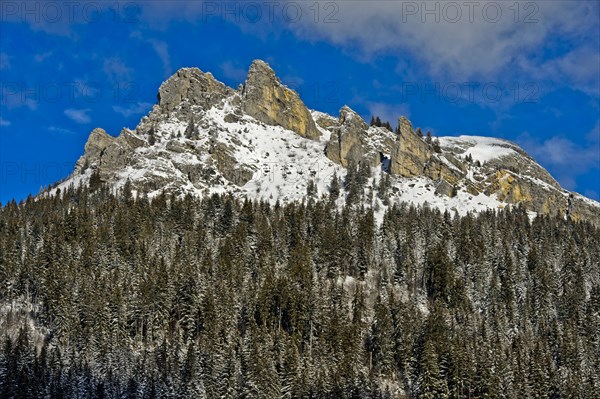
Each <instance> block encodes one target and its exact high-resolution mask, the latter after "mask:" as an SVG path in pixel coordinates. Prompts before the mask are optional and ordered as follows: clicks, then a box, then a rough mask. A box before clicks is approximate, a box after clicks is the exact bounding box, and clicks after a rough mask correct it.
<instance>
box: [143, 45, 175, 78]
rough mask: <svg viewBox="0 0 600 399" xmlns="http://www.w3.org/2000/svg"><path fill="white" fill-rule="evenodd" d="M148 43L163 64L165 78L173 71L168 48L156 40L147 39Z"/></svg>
mask: <svg viewBox="0 0 600 399" xmlns="http://www.w3.org/2000/svg"><path fill="white" fill-rule="evenodd" d="M148 43H150V44H151V45H152V48H153V49H154V51H155V52H156V54H157V55H158V58H160V60H161V62H162V64H163V70H164V72H165V76H169V75H171V73H172V71H173V69H172V68H171V56H170V55H169V46H168V45H167V43H165V42H163V41H161V40H156V39H148Z"/></svg>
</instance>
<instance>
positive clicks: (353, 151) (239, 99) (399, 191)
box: [50, 60, 600, 224]
mask: <svg viewBox="0 0 600 399" xmlns="http://www.w3.org/2000/svg"><path fill="white" fill-rule="evenodd" d="M398 124H399V133H393V132H390V131H389V130H387V129H386V128H382V127H377V126H369V125H368V124H367V122H366V121H364V120H363V119H362V117H360V115H358V114H357V113H356V112H355V111H353V110H352V109H351V108H350V107H348V106H346V105H345V106H343V107H342V108H341V109H340V115H339V117H337V118H336V117H334V116H331V115H328V114H326V113H323V112H320V111H315V110H309V109H308V108H307V107H306V105H305V104H304V103H303V102H302V100H301V99H300V96H299V95H298V93H296V92H295V91H293V90H291V89H290V88H288V87H287V86H285V85H284V84H283V83H282V82H281V81H280V80H279V78H277V76H276V74H275V72H274V71H273V70H272V69H271V68H270V66H269V65H268V64H267V63H266V62H264V61H261V60H255V61H254V62H253V63H252V65H251V66H250V69H249V71H248V77H247V79H246V81H245V83H244V84H243V85H240V86H239V87H238V88H237V89H233V88H231V87H228V86H226V85H225V84H223V83H222V82H219V81H218V80H216V79H215V78H214V76H213V75H212V74H211V73H210V72H202V71H201V70H200V69H198V68H181V69H179V70H178V71H177V72H176V73H175V74H173V75H172V76H171V77H169V78H168V79H167V80H166V81H165V82H163V83H162V84H161V85H160V87H159V90H158V95H157V104H155V105H154V106H153V108H152V110H151V111H150V112H149V113H148V115H146V116H144V117H143V118H142V119H141V121H140V122H139V124H138V125H137V126H136V128H135V129H133V130H132V129H127V128H124V129H123V130H122V131H121V133H120V134H119V135H118V136H117V137H113V136H111V135H109V134H108V133H106V132H105V131H104V130H103V129H101V128H96V129H94V130H93V131H92V133H91V134H90V137H89V139H88V141H87V143H86V145H85V150H84V154H83V155H82V156H81V158H80V159H79V160H78V162H77V164H76V166H75V168H74V171H73V173H72V174H71V175H70V176H69V177H68V178H67V179H66V180H65V181H63V182H62V183H60V184H59V185H58V186H57V187H55V188H54V189H53V190H51V191H50V193H51V194H52V193H56V192H57V189H59V188H60V189H65V188H67V187H68V186H69V185H79V184H89V182H90V179H91V177H92V175H93V174H97V175H98V176H99V178H100V180H101V181H103V182H105V183H108V184H110V185H111V186H112V187H113V188H115V189H119V188H121V187H123V186H124V184H125V182H127V181H129V182H130V183H131V186H132V187H133V190H134V193H136V194H141V193H146V194H148V195H149V196H152V195H156V194H157V193H158V192H161V191H167V192H170V193H172V194H176V195H183V194H188V193H189V194H193V195H210V194H212V193H224V192H230V193H233V194H234V195H238V196H244V197H250V198H256V199H264V200H268V201H271V202H275V201H278V200H279V201H283V202H288V201H297V200H303V199H305V198H306V197H307V195H308V194H307V193H308V192H309V191H311V187H312V188H313V190H312V192H311V193H310V195H312V196H317V197H318V196H320V195H327V194H328V191H329V185H330V183H331V179H332V177H333V176H334V175H336V176H338V177H339V178H345V177H346V176H347V174H348V168H350V167H353V166H352V165H358V164H361V163H362V164H366V165H367V166H368V167H370V168H371V176H370V177H369V179H368V181H367V183H366V185H365V187H361V188H362V190H361V195H360V197H361V201H362V203H363V204H365V205H366V206H373V207H374V208H376V209H384V208H385V207H387V206H389V205H391V204H394V203H400V202H410V203H413V204H416V205H423V204H425V203H427V204H429V205H432V206H436V207H438V208H440V209H444V210H451V211H457V212H458V213H461V214H464V213H466V212H471V211H474V212H479V211H483V210H486V209H498V208H503V207H506V206H514V205H518V204H521V205H523V206H524V207H525V208H526V209H527V210H528V211H530V212H531V215H532V216H533V215H536V214H551V215H557V216H561V217H569V218H571V219H573V220H588V221H591V222H593V223H595V224H600V203H598V202H596V201H593V200H591V199H588V198H586V197H584V196H581V195H579V194H577V193H571V192H569V191H567V190H565V189H563V188H562V187H561V186H560V185H559V184H558V182H557V181H556V180H555V179H554V178H553V177H552V176H551V175H550V174H549V173H548V172H547V171H546V170H545V169H544V168H543V167H542V166H541V165H539V164H538V163H537V162H535V160H534V159H533V158H532V157H531V156H529V155H528V154H527V153H526V152H525V151H524V150H523V149H522V148H521V147H519V146H518V145H517V144H515V143H512V142H510V141H508V140H504V139H496V138H490V137H479V136H451V137H440V138H437V139H431V140H429V139H428V138H427V137H420V136H419V135H418V134H417V132H416V131H415V130H414V129H413V127H412V123H411V122H410V121H409V120H408V119H407V118H406V117H403V116H401V117H399V120H398ZM378 170H379V171H381V172H380V173H376V172H377V171H378ZM386 176H389V177H390V182H389V187H388V188H386V189H385V191H386V192H385V193H382V192H381V191H382V189H381V187H380V186H381V185H382V181H383V180H386ZM338 201H341V202H343V198H341V199H338Z"/></svg>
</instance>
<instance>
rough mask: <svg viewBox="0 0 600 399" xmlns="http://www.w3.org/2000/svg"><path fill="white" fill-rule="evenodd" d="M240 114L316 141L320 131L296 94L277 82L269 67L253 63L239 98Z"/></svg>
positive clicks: (277, 79)
mask: <svg viewBox="0 0 600 399" xmlns="http://www.w3.org/2000/svg"><path fill="white" fill-rule="evenodd" d="M242 108H243V110H244V112H245V113H246V114H248V115H250V116H252V117H254V118H256V119H258V120H259V121H261V122H263V123H266V124H267V125H279V126H282V127H284V128H285V129H289V130H291V131H293V132H296V133H298V134H299V135H300V136H302V137H306V138H309V139H312V140H316V139H318V138H319V137H320V135H321V134H320V132H319V130H318V129H317V127H316V125H315V121H314V120H313V118H312V116H311V114H310V112H309V111H308V108H306V106H305V105H304V103H303V102H302V100H301V99H300V96H299V95H298V93H296V92H295V91H294V90H291V89H290V88H288V87H286V86H285V85H283V84H282V83H281V81H280V80H279V78H278V77H277V76H276V75H275V72H274V71H273V69H271V67H270V66H269V64H267V63H266V62H264V61H261V60H255V61H254V62H252V65H251V66H250V70H249V71H248V77H247V78H246V83H245V85H244V90H243V95H242Z"/></svg>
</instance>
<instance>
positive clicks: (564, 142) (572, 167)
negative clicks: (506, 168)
mask: <svg viewBox="0 0 600 399" xmlns="http://www.w3.org/2000/svg"><path fill="white" fill-rule="evenodd" d="M516 141H517V143H519V144H520V145H521V146H522V147H523V148H524V149H525V150H526V151H527V152H528V153H529V154H531V155H532V156H533V157H534V158H535V159H536V160H537V161H538V162H540V164H542V165H544V166H545V167H546V168H548V170H549V171H550V172H551V173H552V174H553V175H554V176H555V177H556V179H557V180H558V181H559V183H560V184H561V185H562V186H563V187H565V188H567V189H569V190H575V189H577V178H578V177H579V176H581V175H585V174H587V173H590V172H592V171H597V172H598V173H600V124H596V126H595V127H594V128H593V129H592V130H591V131H590V132H589V133H588V134H587V136H586V140H585V142H584V143H582V144H578V143H576V142H574V141H573V140H571V139H569V138H567V137H564V136H555V137H550V138H548V139H539V138H537V137H533V136H532V135H531V134H529V133H524V134H522V135H521V136H519V137H518V138H517V140H516Z"/></svg>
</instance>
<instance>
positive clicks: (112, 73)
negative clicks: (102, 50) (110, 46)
mask: <svg viewBox="0 0 600 399" xmlns="http://www.w3.org/2000/svg"><path fill="white" fill-rule="evenodd" d="M102 70H103V71H104V73H105V74H106V76H107V77H108V79H109V80H110V81H111V82H113V83H114V82H123V81H130V80H131V74H132V69H131V68H129V67H128V66H127V65H125V63H124V62H123V60H122V59H121V58H119V57H110V58H107V59H105V60H104V64H103V66H102Z"/></svg>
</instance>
